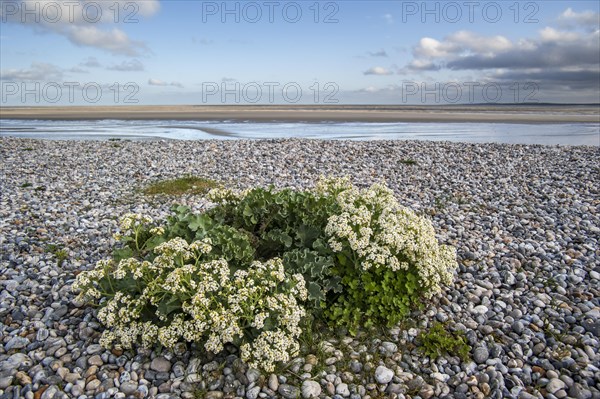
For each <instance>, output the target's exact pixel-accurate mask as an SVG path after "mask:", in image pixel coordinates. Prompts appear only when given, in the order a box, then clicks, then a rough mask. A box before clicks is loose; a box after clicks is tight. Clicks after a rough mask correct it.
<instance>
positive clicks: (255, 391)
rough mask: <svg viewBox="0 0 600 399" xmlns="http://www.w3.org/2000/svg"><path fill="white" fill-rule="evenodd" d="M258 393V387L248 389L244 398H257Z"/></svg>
mask: <svg viewBox="0 0 600 399" xmlns="http://www.w3.org/2000/svg"><path fill="white" fill-rule="evenodd" d="M259 393H260V387H259V386H258V385H257V386H254V387H252V388H250V389H248V391H246V398H247V399H256V398H258V394H259Z"/></svg>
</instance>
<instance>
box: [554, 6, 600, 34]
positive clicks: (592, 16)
mask: <svg viewBox="0 0 600 399" xmlns="http://www.w3.org/2000/svg"><path fill="white" fill-rule="evenodd" d="M558 21H559V23H561V25H563V26H570V27H573V26H582V25H584V26H589V27H590V28H592V29H598V26H599V25H600V13H597V12H595V11H591V10H587V11H582V12H575V11H573V9H572V8H570V7H569V8H567V9H566V10H565V11H564V12H563V13H562V14H560V16H559V17H558Z"/></svg>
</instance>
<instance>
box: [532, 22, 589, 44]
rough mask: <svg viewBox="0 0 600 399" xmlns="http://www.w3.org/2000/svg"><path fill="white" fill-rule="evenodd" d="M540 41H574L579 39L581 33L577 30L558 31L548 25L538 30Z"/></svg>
mask: <svg viewBox="0 0 600 399" xmlns="http://www.w3.org/2000/svg"><path fill="white" fill-rule="evenodd" d="M540 39H541V40H542V42H575V41H578V40H581V35H580V34H579V33H577V32H569V31H560V30H557V29H554V28H551V27H549V26H547V27H545V28H544V29H542V30H541V31H540Z"/></svg>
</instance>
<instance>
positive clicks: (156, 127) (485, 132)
mask: <svg viewBox="0 0 600 399" xmlns="http://www.w3.org/2000/svg"><path fill="white" fill-rule="evenodd" d="M0 137H22V138H33V139H48V140H118V139H120V140H165V139H166V140H211V139H218V140H240V139H248V140H258V139H288V138H303V139H321V140H429V141H452V142H466V143H508V144H542V145H589V146H599V147H600V124H598V123H557V124H529V123H528V124H518V123H472V122H470V123H458V122H452V123H437V122H426V123H414V122H310V123H308V122H307V123H298V122H293V123H292V122H289V123H281V122H255V121H181V120H142V121H140V120H79V121H49V120H13V119H3V120H0Z"/></svg>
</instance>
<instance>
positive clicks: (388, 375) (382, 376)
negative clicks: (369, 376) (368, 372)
mask: <svg viewBox="0 0 600 399" xmlns="http://www.w3.org/2000/svg"><path fill="white" fill-rule="evenodd" d="M392 378H394V372H393V371H392V370H390V369H388V368H387V367H385V366H379V367H377V369H375V380H376V381H377V382H378V383H379V384H387V383H389V382H390V381H391V380H392Z"/></svg>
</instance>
